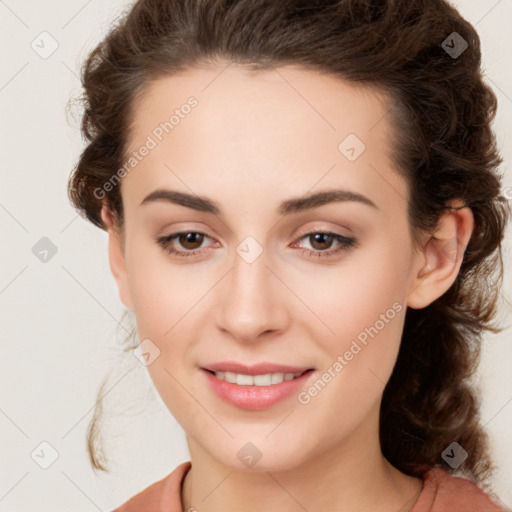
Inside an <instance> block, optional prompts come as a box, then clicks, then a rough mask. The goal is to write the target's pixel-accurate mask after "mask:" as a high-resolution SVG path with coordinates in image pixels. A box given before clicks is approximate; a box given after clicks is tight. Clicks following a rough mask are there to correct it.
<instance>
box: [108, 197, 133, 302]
mask: <svg viewBox="0 0 512 512" xmlns="http://www.w3.org/2000/svg"><path fill="white" fill-rule="evenodd" d="M101 218H102V220H103V223H104V224H105V226H106V227H107V232H108V258H109V264H110V270H111V272H112V275H113V276H114V279H115V280H116V283H117V288H118V290H119V298H120V299H121V302H122V303H123V304H124V305H125V306H126V307H127V308H128V309H130V310H131V311H133V304H132V300H131V295H130V287H129V285H128V276H127V272H126V260H125V255H124V248H123V240H122V235H121V233H120V232H119V230H118V228H117V226H116V224H115V221H114V216H113V214H112V212H111V210H110V209H109V208H108V207H107V206H106V205H104V206H103V207H102V209H101Z"/></svg>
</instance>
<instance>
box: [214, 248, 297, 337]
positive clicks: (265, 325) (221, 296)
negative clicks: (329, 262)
mask: <svg viewBox="0 0 512 512" xmlns="http://www.w3.org/2000/svg"><path fill="white" fill-rule="evenodd" d="M265 256H266V255H265V252H263V253H262V254H261V255H260V256H259V257H258V258H257V259H256V260H255V261H253V262H252V263H250V262H248V261H246V260H244V258H243V257H240V256H239V255H238V254H237V255H236V256H235V261H234V265H233V268H232V269H231V271H230V272H229V273H228V274H227V275H226V276H225V278H224V283H223V284H222V285H221V286H220V288H219V293H218V295H217V297H216V300H217V301H218V302H217V314H216V322H217V327H218V328H219V329H220V330H222V331H224V332H225V333H226V332H227V333H229V334H230V335H231V336H232V337H233V338H234V339H236V340H237V341H240V342H244V343H251V342H255V341H258V340H261V339H262V338H263V337H268V336H269V335H270V334H271V333H274V334H278V333H280V332H283V331H284V330H285V329H286V327H287V324H288V323H289V314H288V310H287V307H286V300H287V295H288V297H289V296H290V295H292V294H291V292H290V291H289V289H288V288H287V287H286V286H285V285H284V284H283V282H282V281H281V280H280V279H279V277H278V275H277V273H276V271H275V270H274V269H272V268H270V266H269V262H268V259H267V258H266V257H265Z"/></svg>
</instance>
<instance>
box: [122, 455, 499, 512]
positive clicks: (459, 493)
mask: <svg viewBox="0 0 512 512" xmlns="http://www.w3.org/2000/svg"><path fill="white" fill-rule="evenodd" d="M191 467H192V463H191V462H190V461H188V462H184V463H183V464H180V465H179V466H178V467H177V468H176V469H175V470H174V471H173V472H172V473H170V474H169V475H167V476H166V477H165V478H163V479H162V480H159V481H158V482H155V483H154V484H152V485H150V486H149V487H147V488H146V489H144V490H143V491H141V492H140V493H139V494H136V495H135V496H133V497H132V498H131V499H129V500H128V501H127V502H126V503H123V504H122V505H121V506H120V507H118V508H116V509H115V510H114V511H113V512H182V510H183V508H182V503H181V483H182V482H183V479H184V477H185V475H186V474H187V472H188V470H189V469H190V468H191ZM505 511H506V509H505V508H500V506H498V505H497V504H496V503H494V502H493V501H491V499H490V497H489V496H488V495H487V494H485V493H484V492H483V491H482V490H481V489H480V488H479V487H477V486H476V485H475V484H474V483H473V482H471V481H470V480H467V479H464V478H459V477H456V476H452V475H450V474H449V473H448V472H446V471H445V470H443V469H441V468H438V467H435V468H432V469H431V470H430V471H429V472H428V473H427V474H426V475H425V478H424V479H423V490H422V491H421V494H420V496H419V498H418V500H417V501H416V504H415V505H414V507H413V508H412V510H411V512H505Z"/></svg>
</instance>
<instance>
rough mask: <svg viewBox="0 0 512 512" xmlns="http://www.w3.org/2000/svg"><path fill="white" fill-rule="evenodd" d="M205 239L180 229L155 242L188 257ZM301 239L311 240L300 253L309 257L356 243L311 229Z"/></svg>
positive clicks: (198, 233)
mask: <svg viewBox="0 0 512 512" xmlns="http://www.w3.org/2000/svg"><path fill="white" fill-rule="evenodd" d="M205 239H210V240H212V238H211V237H210V236H208V235H207V234H206V233H202V232H200V231H180V232H177V233H172V234H171V235H167V236H164V237H157V238H156V242H157V243H158V244H159V245H160V246H161V247H162V249H164V250H165V251H167V252H168V253H169V254H172V255H174V256H178V257H188V256H195V255H197V254H198V253H200V252H201V251H202V250H203V249H204V248H201V245H202V243H203V242H204V241H205ZM303 239H309V240H310V241H311V240H312V249H308V248H303V249H301V253H302V254H307V255H308V256H311V257H329V256H334V255H337V254H340V253H342V252H345V251H348V250H349V249H350V248H352V247H355V246H357V245H358V242H357V240H356V239H355V238H353V237H346V236H343V235H340V234H338V233H332V232H328V231H311V232H309V233H305V234H304V235H302V236H301V237H300V238H299V241H300V240H303ZM175 240H176V241H178V242H179V244H180V246H181V247H183V248H184V249H185V250H184V251H180V250H178V249H176V248H175V247H174V246H173V242H174V241H175ZM334 242H335V243H337V244H338V248H337V249H331V248H330V247H332V245H333V243H334ZM296 245H297V242H294V243H293V244H292V247H293V246H296Z"/></svg>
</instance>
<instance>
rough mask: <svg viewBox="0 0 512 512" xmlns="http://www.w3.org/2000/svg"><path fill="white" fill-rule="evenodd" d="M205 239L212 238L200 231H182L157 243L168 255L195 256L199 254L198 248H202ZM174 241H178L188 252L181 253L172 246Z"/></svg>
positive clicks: (162, 238)
mask: <svg viewBox="0 0 512 512" xmlns="http://www.w3.org/2000/svg"><path fill="white" fill-rule="evenodd" d="M205 238H210V237H209V236H208V235H207V234H206V233H202V232H200V231H180V232H178V233H173V234H171V235H168V236H164V237H159V238H157V239H156V241H157V243H158V244H159V245H160V246H161V247H162V248H163V249H164V250H166V251H167V252H168V253H170V254H174V255H175V256H194V255H195V254H196V253H197V252H198V246H201V244H202V242H203V241H204V239H205ZM174 240H178V241H179V243H180V245H181V246H182V247H184V248H185V249H189V250H187V251H179V250H177V249H175V248H174V247H173V245H172V242H173V241H174Z"/></svg>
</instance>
